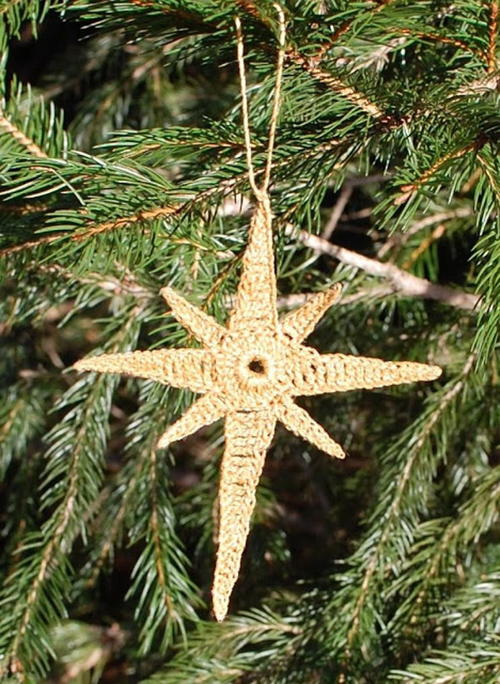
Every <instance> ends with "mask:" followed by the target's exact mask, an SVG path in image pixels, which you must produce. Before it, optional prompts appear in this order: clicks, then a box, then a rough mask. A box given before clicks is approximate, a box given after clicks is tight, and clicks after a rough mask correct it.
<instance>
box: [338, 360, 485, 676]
mask: <svg viewBox="0 0 500 684" xmlns="http://www.w3.org/2000/svg"><path fill="white" fill-rule="evenodd" d="M473 364H474V356H472V355H471V356H469V358H468V359H467V361H466V363H465V365H464V367H463V369H462V372H461V373H460V374H459V375H458V376H457V377H456V378H455V379H453V380H452V381H451V382H450V383H448V385H447V386H445V387H444V388H443V390H442V392H441V393H439V394H437V395H434V396H433V397H432V403H431V402H429V403H428V407H427V410H426V411H425V412H424V413H423V415H422V416H421V417H420V418H419V419H418V420H417V422H416V424H415V425H413V426H411V427H410V428H409V429H408V430H407V431H406V434H403V435H402V436H401V438H400V440H399V444H398V445H395V447H394V450H393V456H392V457H391V458H393V457H394V456H396V454H399V465H397V464H396V463H394V464H393V463H391V464H390V468H389V469H388V470H386V471H385V473H384V479H383V481H381V483H380V485H381V490H380V491H381V494H382V496H381V501H380V502H379V504H378V506H377V508H376V509H375V511H374V512H373V514H372V516H371V520H370V522H371V530H370V531H369V532H368V534H367V536H366V538H365V541H364V542H363V543H362V544H361V546H360V547H359V549H358V550H357V551H356V552H355V554H354V556H353V558H352V562H353V563H354V564H355V566H357V567H359V568H360V574H359V575H357V576H356V581H355V582H354V583H353V582H352V579H351V578H349V579H347V580H346V588H345V589H344V590H343V591H340V592H338V593H337V596H336V597H335V598H334V600H333V601H332V604H333V605H339V604H340V605H342V606H343V607H342V612H343V613H345V617H346V618H348V619H346V620H345V621H344V625H345V628H346V634H345V641H344V638H343V637H342V636H341V635H340V634H338V635H336V637H335V641H336V642H337V648H339V647H343V648H344V655H343V661H344V667H345V668H347V664H348V663H349V661H350V660H351V658H352V657H353V655H354V647H355V644H356V643H358V642H359V639H360V638H361V637H362V636H365V637H366V629H367V626H368V624H370V621H371V620H373V619H375V616H377V620H378V621H380V620H381V615H380V614H379V613H378V610H377V608H376V607H375V605H378V603H380V602H382V601H383V600H384V597H383V596H381V595H378V597H377V600H376V601H375V594H379V592H380V589H381V588H380V579H381V578H383V577H384V576H385V574H386V572H387V571H389V569H390V571H391V574H392V573H394V571H395V566H396V564H399V563H400V562H401V560H400V558H398V557H400V556H401V553H402V552H403V550H404V548H405V547H406V546H407V541H406V540H405V538H407V537H410V538H411V537H412V536H413V528H414V527H415V522H413V524H411V523H410V521H411V520H412V519H414V518H415V516H416V511H417V510H418V509H420V508H421V507H422V506H425V500H426V496H427V494H426V492H428V489H429V485H430V481H431V478H432V473H433V472H434V471H435V469H436V467H437V463H436V461H437V459H440V458H441V457H442V454H443V450H444V449H445V448H446V447H445V444H446V442H444V443H443V440H441V441H440V449H439V451H438V452H437V453H433V452H430V449H431V444H432V441H433V440H434V439H435V436H434V434H435V431H436V430H437V429H438V428H439V429H441V430H443V421H444V419H445V417H446V416H447V415H448V414H450V412H452V411H454V410H455V409H454V407H455V404H456V402H457V401H460V398H461V397H463V388H464V386H465V383H466V381H467V378H468V376H469V375H470V374H471V371H472V368H473ZM400 449H404V458H403V459H402V458H401V452H400ZM391 551H392V552H391ZM394 556H395V557H394ZM374 601H375V604H374ZM370 638H371V639H374V638H375V635H374V634H373V633H372V635H371V637H370ZM365 648H368V644H366V646H365ZM369 650H370V649H369ZM368 652H369V651H368Z"/></svg>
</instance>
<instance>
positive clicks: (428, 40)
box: [0, 0, 500, 684]
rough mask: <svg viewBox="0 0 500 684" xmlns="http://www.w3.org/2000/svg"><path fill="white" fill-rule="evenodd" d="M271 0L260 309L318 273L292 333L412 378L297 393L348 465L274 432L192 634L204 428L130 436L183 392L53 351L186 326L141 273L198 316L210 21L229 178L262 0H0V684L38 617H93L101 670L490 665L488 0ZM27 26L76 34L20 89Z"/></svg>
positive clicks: (231, 178) (262, 42)
mask: <svg viewBox="0 0 500 684" xmlns="http://www.w3.org/2000/svg"><path fill="white" fill-rule="evenodd" d="M280 5H281V6H282V8H283V10H284V11H285V14H286V21H287V36H286V57H285V69H284V75H283V97H282V105H281V111H280V115H279V123H278V131H277V140H276V150H275V154H274V158H273V165H272V183H271V193H272V197H271V199H272V207H273V212H274V217H275V218H274V226H275V234H276V239H275V248H276V260H277V270H278V286H279V291H280V305H281V306H282V307H283V309H287V308H291V307H293V306H295V305H297V303H301V302H303V301H304V296H305V295H306V294H307V293H309V292H311V291H319V290H322V289H324V288H325V287H327V286H328V285H331V284H333V283H335V282H338V281H341V282H342V283H343V286H344V290H343V296H342V298H341V300H340V302H339V304H338V305H336V306H335V307H334V308H333V309H332V310H331V311H330V312H329V313H328V314H327V315H326V316H325V319H324V320H323V321H322V323H321V324H320V326H319V327H318V329H317V330H316V332H315V333H314V335H313V337H312V339H311V343H312V344H314V346H315V347H317V348H318V349H320V350H321V351H324V352H344V353H354V354H356V353H359V354H363V355H365V356H375V357H380V358H385V359H387V360H389V359H390V360H393V359H394V360H397V359H413V360H419V361H429V362H432V363H438V364H439V365H441V366H442V367H443V369H444V374H443V377H442V379H440V380H439V381H437V382H435V383H433V385H432V386H426V387H423V386H404V387H399V388H394V389H391V390H390V391H389V390H380V391H377V392H372V393H360V392H351V393H346V394H345V395H342V394H337V395H329V396H325V397H321V398H320V397H317V398H314V400H311V399H309V398H307V399H304V400H303V401H302V404H303V405H304V407H305V408H307V410H308V411H310V412H311V413H312V414H313V415H314V416H315V417H317V418H318V419H319V420H320V421H321V422H322V424H323V425H325V427H326V429H327V430H328V431H330V432H331V434H333V435H335V437H336V439H337V440H338V441H339V442H340V443H341V444H342V445H344V446H345V448H346V451H347V453H348V458H347V460H346V462H345V463H343V464H337V463H335V464H334V463H332V462H331V461H329V460H328V458H327V457H326V456H324V455H323V454H319V453H316V452H315V451H314V450H313V449H312V448H311V447H310V446H308V445H306V444H304V443H303V442H302V441H300V440H299V439H298V438H295V437H293V436H291V435H290V434H288V433H286V432H285V431H284V430H283V431H282V430H280V429H279V430H278V432H277V434H276V438H275V441H274V443H273V448H272V450H271V452H270V454H269V455H268V460H267V465H266V470H265V473H264V477H263V480H262V482H261V484H260V487H259V491H258V496H257V506H256V510H255V514H254V521H253V528H252V531H251V534H250V537H249V540H248V543H247V549H246V552H245V557H244V561H243V565H242V569H241V573H240V580H239V583H238V586H237V589H236V592H235V595H234V597H233V604H232V606H231V613H230V616H229V617H228V618H227V620H226V621H224V622H223V623H221V624H216V623H215V622H214V621H213V620H212V619H211V616H210V614H209V609H208V605H209V590H210V582H211V576H212V569H213V559H214V554H215V549H216V537H217V518H216V515H215V511H216V496H217V483H218V469H219V462H220V454H221V446H222V437H221V429H220V426H218V425H217V424H216V425H214V426H212V427H210V428H207V429H205V430H203V431H202V432H201V433H199V434H197V435H195V436H193V437H192V438H189V439H188V440H186V441H185V443H182V444H177V445H173V447H172V448H171V449H169V450H168V451H164V450H157V449H156V448H155V445H156V442H157V439H158V437H159V435H160V434H161V433H162V431H163V430H164V429H165V428H166V426H167V425H168V424H170V423H171V422H172V421H173V420H174V419H175V418H176V417H177V416H179V415H180V414H181V413H182V411H183V410H185V408H186V407H187V406H188V405H189V403H190V402H191V401H192V398H193V397H192V396H190V395H189V393H187V392H180V391H177V390H174V389H172V388H169V387H163V386H160V385H157V384H154V383H150V382H145V381H139V380H133V379H128V380H126V379H123V378H119V377H116V376H94V375H87V376H77V374H76V372H75V371H73V370H71V365H72V364H73V363H74V362H75V361H76V360H77V359H79V358H81V357H83V356H85V355H86V354H91V353H95V352H99V351H103V350H104V351H111V350H115V351H118V350H129V349H151V348H155V347H158V346H162V347H176V346H190V345H194V344H195V343H194V341H193V340H192V339H191V338H189V336H188V335H187V333H186V332H185V331H184V330H183V329H182V328H181V327H180V326H179V325H178V324H177V323H175V322H174V321H173V319H172V318H171V317H170V316H169V315H168V312H167V313H166V312H165V306H164V303H163V301H162V300H161V297H160V296H159V291H160V289H161V287H163V286H165V285H167V284H168V285H170V286H171V287H173V288H175V289H177V290H178V291H179V292H182V293H183V294H184V295H185V296H186V297H188V298H189V299H191V300H192V301H193V302H194V303H196V304H198V305H201V306H202V307H203V308H204V309H205V310H206V311H208V312H209V313H211V314H212V315H214V316H215V317H216V318H217V319H218V320H220V321H221V322H223V321H224V320H225V318H226V316H227V312H228V309H229V307H230V305H231V298H232V296H233V295H234V292H235V290H236V286H237V283H238V277H239V273H240V265H241V256H242V253H243V250H244V248H245V245H246V239H247V228H248V223H249V216H250V214H251V210H252V207H251V195H250V187H249V179H248V169H247V166H246V159H245V149H244V136H243V131H242V126H241V99H240V90H239V87H240V86H239V80H238V76H237V67H236V59H235V55H236V51H235V30H234V18H235V16H236V15H237V14H238V15H239V16H240V17H241V20H242V24H243V30H244V36H245V51H246V68H247V72H248V96H249V102H250V124H251V134H252V147H253V156H254V160H255V166H256V174H257V176H259V175H260V174H262V173H263V169H264V165H265V159H266V143H267V135H268V128H269V120H270V114H271V103H272V95H273V92H274V88H275V74H276V66H275V64H276V55H277V46H278V38H277V30H278V24H277V13H276V8H275V6H274V3H273V2H272V1H271V0H259V1H256V0H236V1H235V2H226V1H225V0H120V1H118V2H114V1H113V2H111V0H99V1H98V0H76V1H75V2H63V1H62V0H61V1H56V2H51V1H49V0H47V1H45V0H2V2H0V70H1V79H0V83H1V86H0V96H1V100H0V192H1V196H0V197H1V204H0V272H1V275H2V280H1V282H0V288H1V291H0V335H1V342H2V354H1V357H0V377H1V378H2V388H1V392H2V399H1V402H0V488H1V489H0V492H1V497H0V525H1V530H2V532H1V534H2V540H3V542H4V543H3V551H2V560H1V565H0V568H1V572H2V580H1V582H2V583H1V586H0V673H1V676H2V677H3V679H4V680H5V681H24V682H43V681H44V678H45V677H47V676H49V675H48V673H49V672H50V671H51V668H52V667H53V663H54V659H56V660H58V661H59V663H60V664H61V663H62V662H65V663H67V662H70V661H71V655H70V654H66V656H63V655H61V647H62V646H61V645H64V639H62V638H61V634H62V633H63V630H64V629H68V630H69V631H68V634H70V632H71V630H72V629H77V627H76V626H75V625H77V623H76V622H68V621H66V618H67V617H68V616H69V617H70V618H71V619H75V620H80V621H84V622H87V623H88V624H89V625H93V626H96V629H95V630H94V632H92V634H93V635H94V636H95V635H97V634H105V633H107V631H106V630H108V632H109V630H111V631H112V630H113V629H115V627H114V625H115V624H117V625H119V629H120V630H121V634H122V636H123V638H122V637H120V638H119V639H117V641H116V649H117V652H115V650H113V649H114V648H115V647H113V648H111V647H110V648H108V647H106V648H103V649H101V651H100V653H101V654H103V653H104V654H105V655H104V656H103V658H104V659H105V658H109V659H111V658H116V659H117V661H118V662H121V663H126V666H125V667H126V672H127V674H124V672H125V670H123V672H122V674H121V675H119V677H120V676H121V679H118V680H117V681H126V680H127V677H128V678H129V680H130V681H145V682H165V683H170V682H171V683H177V682H179V683H180V682H236V681H241V682H246V681H259V682H287V683H288V682H297V683H298V682H309V681H317V682H339V683H341V682H360V683H362V682H386V681H405V682H471V684H472V683H474V682H485V683H487V684H488V683H491V684H493V682H497V681H498V678H499V677H500V650H499V641H498V626H499V620H500V612H499V606H500V601H499V593H500V584H499V574H498V562H499V554H498V547H497V543H498V501H499V498H500V497H499V495H500V479H499V470H498V443H497V442H498V424H499V413H500V411H499V405H500V403H499V401H498V365H497V356H496V352H497V350H498V344H499V340H498V335H499V330H500V313H499V311H500V310H499V307H498V293H499V292H500V211H499V200H500V187H499V186H500V168H499V155H498V140H499V139H500V135H499V134H500V118H499V107H498V105H499V96H498V84H499V78H500V66H499V59H498V26H499V23H500V16H499V3H498V2H497V1H496V0H455V2H453V3H450V2H446V1H445V0H418V1H417V0H359V1H358V0H356V1H355V2H347V1H346V0H300V1H299V0H280ZM51 21H53V22H56V24H57V26H58V30H59V31H61V34H62V35H63V34H64V32H65V31H67V30H71V31H74V32H75V34H76V35H77V39H76V40H69V41H68V42H67V43H64V41H62V42H61V46H53V47H52V49H51V58H50V60H49V61H48V62H47V64H46V68H44V69H43V74H41V75H38V76H35V77H34V78H33V79H32V82H31V83H30V82H26V78H25V77H23V76H22V74H20V73H18V72H19V69H18V66H19V65H18V61H17V59H18V58H17V57H16V56H15V55H16V54H17V53H16V50H19V45H20V44H22V41H23V40H24V39H25V37H26V36H27V35H28V36H31V44H33V45H35V46H36V45H37V44H38V43H39V41H41V40H42V39H43V35H44V30H45V28H44V27H46V26H47V22H49V23H50V22H51ZM249 199H250V201H249ZM495 440H496V441H495ZM110 625H111V626H110ZM97 627H98V629H97ZM92 629H94V628H92ZM75 633H76V632H75ZM85 638H87V637H85ZM95 638H98V637H95ZM70 642H71V639H68V644H69V643H70ZM75 658H76V655H75ZM79 667H80V666H79ZM82 667H84V666H83V665H82ZM88 667H89V668H92V665H91V664H90V665H89V666H88ZM103 667H105V664H103V660H102V659H101V660H100V661H99V666H98V667H97V665H96V670H95V672H94V678H98V677H100V676H101V675H100V673H101V672H102V671H103V669H102V668H103ZM73 670H74V671H76V670H78V668H76V669H75V668H73ZM69 671H70V670H66V673H67V672H69ZM90 674H91V673H90ZM61 681H63V680H61ZM108 681H109V679H108Z"/></svg>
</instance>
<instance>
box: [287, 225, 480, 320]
mask: <svg viewBox="0 0 500 684" xmlns="http://www.w3.org/2000/svg"><path fill="white" fill-rule="evenodd" d="M285 232H286V233H287V234H288V235H293V236H294V237H297V238H298V239H299V240H300V242H302V243H303V244H304V245H305V246H306V247H309V248H311V249H313V250H315V251H317V252H320V253H321V254H328V255H329V256H331V257H334V258H335V259H338V260H339V261H341V262H342V263H343V264H347V265H348V266H354V268H359V269H360V270H362V271H365V273H369V274H370V275H373V276H376V277H378V278H384V279H386V280H388V281H389V282H390V283H391V285H392V287H393V289H394V291H395V292H400V293H401V294H402V295H405V296H407V297H422V298H424V299H433V300H436V301H439V302H443V303H444V304H448V305H450V306H455V307H457V308H459V309H466V310H468V311H472V310H473V309H476V308H477V307H478V306H479V302H480V297H479V295H476V294H469V293H467V292H462V291H460V290H454V289H452V288H451V287H447V286H446V285H438V284H437V283H431V282H430V281H429V280H426V279H425V278H419V277H418V276H415V275H413V274H412V273H408V272H407V271H404V270H403V269H401V268H398V267H397V266H395V265H394V264H390V263H383V262H381V261H376V260H375V259H370V258H369V257H366V256H364V255H363V254H359V253H358V252H353V251H352V250H350V249H346V248H345V247H339V246H338V245H332V243H331V242H328V241H327V240H324V239H323V238H320V237H318V236H316V235H311V233H308V232H306V231H304V230H302V231H299V232H298V234H297V232H296V230H295V228H294V227H292V226H288V227H287V228H286V231H285Z"/></svg>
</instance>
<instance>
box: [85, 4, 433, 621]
mask: <svg viewBox="0 0 500 684" xmlns="http://www.w3.org/2000/svg"><path fill="white" fill-rule="evenodd" d="M274 7H275V9H276V11H277V14H278V17H279V23H280V35H279V43H280V49H279V54H278V65H277V77H276V89H275V97H274V105H273V111H272V117H271V126H270V133H269V145H268V155H267V163H266V167H265V171H264V180H263V182H262V185H261V187H257V184H256V181H255V174H254V171H253V164H252V144H251V141H250V130H249V123H248V104H247V99H246V82H245V69H244V55H243V36H242V32H241V21H240V19H239V18H238V17H236V18H235V24H236V33H237V38H238V42H237V47H238V66H239V73H240V83H241V99H242V113H243V124H244V125H243V129H244V133H245V149H246V155H247V163H248V178H249V182H250V186H251V188H252V190H253V194H254V196H255V210H254V213H253V217H252V220H251V223H250V230H249V236H248V245H247V247H246V250H245V253H244V255H243V267H242V272H241V278H240V282H239V285H238V291H237V295H236V303H235V305H234V308H233V310H232V312H231V314H230V316H229V319H228V322H227V325H226V326H222V325H220V324H219V323H218V322H217V321H216V320H215V319H214V318H212V317H211V316H209V315H207V314H206V313H204V312H203V311H202V310H200V309H198V308H197V307H195V306H193V305H192V304H190V303H189V302H188V301H187V300H186V299H184V298H183V297H181V296H180V295H179V294H177V293H176V292H174V290H172V289H171V288H169V287H166V288H164V289H163V290H162V291H161V294H162V295H163V297H164V298H165V299H166V301H167V303H168V305H169V306H170V308H171V309H172V313H173V315H174V316H175V318H176V319H177V320H178V321H179V323H180V324H181V325H183V326H184V327H185V328H186V329H187V330H188V331H189V332H190V333H191V334H192V335H193V336H194V337H195V338H196V339H197V340H198V341H199V342H200V343H201V344H202V349H160V350H156V351H136V352H129V353H124V354H104V355H102V356H96V357H90V358H86V359H83V360H82V361H79V362H78V363H76V364H75V368H77V369H78V370H87V371H97V372H100V373H124V374H126V375H132V376H135V377H138V378H147V379H150V380H156V381H157V382H161V383H164V384H168V385H172V386H173V387H178V388H186V389H190V390H192V391H193V392H197V393H199V394H201V395H202V397H201V398H199V399H198V400H197V401H195V402H194V404H193V405H192V406H191V407H190V408H189V409H188V410H187V411H186V413H185V414H184V415H183V416H182V417H181V418H180V419H179V420H178V421H177V422H175V423H173V425H171V426H170V427H169V428H168V429H167V431H166V432H165V433H164V435H163V436H162V437H161V438H160V440H159V442H158V446H159V447H166V446H168V445H169V444H171V443H172V442H175V441H177V440H179V439H182V438H184V437H187V436H188V435H190V434H192V433H193V432H195V431H196V430H198V429H199V428H201V427H203V426H204V425H210V424H211V423H214V422H215V421H216V420H218V419H219V418H224V420H225V426H224V433H225V449H224V454H223V457H222V465H221V476H220V487H219V544H218V550H217V560H216V564H215V573H214V582H213V588H212V600H213V610H214V615H215V617H216V619H217V620H219V621H220V620H223V619H224V617H225V616H226V614H227V610H228V605H229V598H230V596H231V592H232V590H233V587H234V584H235V582H236V580H237V578H238V572H239V568H240V562H241V556H242V553H243V550H244V548H245V544H246V540H247V536H248V532H249V529H250V519H251V516H252V512H253V509H254V506H255V492H256V489H257V484H258V482H259V478H260V475H261V473H262V469H263V466H264V460H265V456H266V452H267V449H268V447H269V445H270V443H271V440H272V438H273V434H274V429H275V426H276V423H277V422H278V421H279V422H280V423H282V424H283V425H284V426H285V427H286V428H287V429H288V430H290V431H291V432H293V433H295V434H296V435H298V436H299V437H302V438H303V439H305V440H306V441H308V442H310V443H311V444H313V445H314V446H315V447H317V448H318V449H321V450H322V451H325V452H326V453H328V454H330V455H331V456H334V457H336V458H344V456H345V454H344V452H343V450H342V447H341V446H340V445H339V444H337V442H335V441H334V440H333V439H332V438H331V437H330V436H329V435H328V434H327V433H326V432H325V430H324V429H323V428H322V427H321V425H319V424H318V423H316V422H315V421H314V420H313V419H312V418H311V416H310V415H309V414H308V413H307V412H306V411H305V410H304V409H303V408H301V407H300V406H298V405H297V404H296V403H295V401H294V399H295V397H298V396H306V395H314V394H323V393H325V392H345V391H347V390H354V389H372V388H374V387H384V386H387V385H399V384H401V383H405V382H414V381H416V380H434V379H435V378H437V377H438V376H439V375H440V374H441V369H440V368H438V367H437V366H429V365H426V364H423V363H414V362H410V361H402V362H391V361H387V362H386V361H381V360H380V359H371V358H364V357H359V356H358V357H357V356H347V355H345V354H319V353H318V352H317V351H316V350H315V349H312V348H310V347H306V346H304V345H303V344H302V343H303V341H304V340H305V338H306V337H307V336H308V335H309V334H310V333H311V332H312V330H313V329H314V327H315V326H316V324H317V323H318V321H319V319H320V318H321V317H322V316H323V314H324V313H325V311H326V310H327V309H328V308H329V307H330V306H331V305H332V304H333V302H334V301H335V300H336V299H337V298H338V296H339V294H340V287H339V286H338V285H336V286H334V287H333V288H331V289H330V290H328V291H326V292H320V293H317V294H315V295H313V296H312V297H311V298H310V299H309V300H308V301H307V302H306V303H305V304H304V305H303V306H302V307H301V308H299V309H297V310H296V311H293V312H292V313H289V314H288V315H286V316H284V317H283V318H282V319H281V320H278V312H277V308H276V276H275V273H274V253H273V229H272V213H271V206H270V202H269V194H268V186H269V180H270V171H271V157H272V150H273V144H274V137H275V132H276V121H277V115H278V109H279V99H280V86H281V74H282V70H283V60H284V54H285V17H284V13H283V11H282V9H281V7H280V6H279V5H278V4H275V5H274Z"/></svg>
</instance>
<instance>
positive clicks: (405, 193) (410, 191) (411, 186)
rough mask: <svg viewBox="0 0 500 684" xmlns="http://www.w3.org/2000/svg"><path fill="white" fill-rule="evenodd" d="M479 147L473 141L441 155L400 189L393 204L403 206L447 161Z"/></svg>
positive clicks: (477, 143) (478, 144) (475, 141)
mask: <svg viewBox="0 0 500 684" xmlns="http://www.w3.org/2000/svg"><path fill="white" fill-rule="evenodd" d="M480 146H481V143H479V142H478V141H477V140H474V141H473V142H471V143H469V144H468V145H465V147H462V148H460V149H459V150H455V151H453V152H448V153H447V154H445V155H443V156H442V157H440V158H439V159H438V160H437V161H436V162H434V164H432V166H430V167H429V168H428V169H427V171H424V173H423V174H422V175H421V176H420V177H419V178H417V179H416V180H415V181H413V183H408V184H407V185H402V186H401V187H400V190H401V194H400V195H398V196H397V197H396V198H395V199H394V200H393V202H394V204H395V205H396V206H399V205H400V204H404V203H405V202H407V201H408V200H409V199H410V197H411V196H412V195H414V194H415V192H417V190H419V189H420V188H421V187H422V186H423V185H425V183H427V181H428V180H430V179H431V178H432V176H434V174H435V173H437V172H438V171H439V170H440V169H442V168H443V166H445V165H446V164H447V163H448V162H449V161H452V160H453V159H460V157H464V156H465V155H466V154H467V153H468V152H472V150H477V149H478V147H480Z"/></svg>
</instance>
